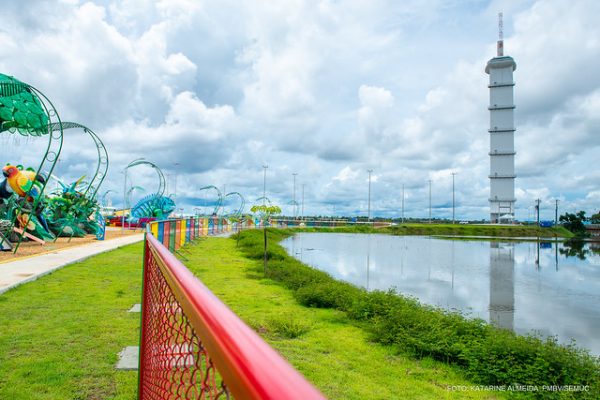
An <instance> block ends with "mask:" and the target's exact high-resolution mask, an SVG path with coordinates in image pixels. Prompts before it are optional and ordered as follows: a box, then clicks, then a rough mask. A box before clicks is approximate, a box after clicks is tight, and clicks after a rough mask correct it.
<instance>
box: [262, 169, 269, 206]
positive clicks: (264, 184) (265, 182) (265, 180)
mask: <svg viewBox="0 0 600 400" xmlns="http://www.w3.org/2000/svg"><path fill="white" fill-rule="evenodd" d="M262 167H263V206H264V205H265V200H266V198H267V197H266V196H267V168H269V166H268V165H267V164H265V165H263V166H262Z"/></svg>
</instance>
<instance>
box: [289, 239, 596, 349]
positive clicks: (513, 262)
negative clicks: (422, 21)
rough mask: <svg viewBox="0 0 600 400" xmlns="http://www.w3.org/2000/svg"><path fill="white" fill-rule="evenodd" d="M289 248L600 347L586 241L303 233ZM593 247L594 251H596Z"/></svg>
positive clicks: (411, 291) (401, 288)
mask: <svg viewBox="0 0 600 400" xmlns="http://www.w3.org/2000/svg"><path fill="white" fill-rule="evenodd" d="M282 245H283V246H284V247H285V248H286V249H287V251H288V253H290V254H291V255H293V256H295V257H296V258H298V259H300V260H301V261H303V262H304V263H306V264H308V265H311V266H313V267H315V268H317V269H320V270H322V271H325V272H328V273H329V274H330V275H332V276H333V277H334V278H336V279H340V280H344V281H347V282H350V283H352V284H354V285H356V286H360V287H364V288H366V289H367V290H374V289H379V290H386V289H388V288H391V287H395V288H396V289H397V291H398V292H400V293H402V294H406V295H410V296H414V297H416V298H418V299H419V300H420V301H421V302H423V303H427V304H431V305H435V306H440V307H443V308H446V309H458V310H461V311H462V312H463V313H465V314H467V315H468V316H470V317H477V318H482V319H484V320H486V321H488V322H491V323H492V324H495V325H497V326H501V327H503V328H506V329H512V330H514V331H516V332H518V333H530V332H532V331H536V332H538V333H540V334H542V335H544V336H548V335H556V336H557V337H558V340H559V341H560V342H562V343H568V342H569V341H570V339H571V338H573V339H575V340H576V342H577V344H578V345H579V346H581V347H585V348H587V349H589V350H591V352H592V353H594V354H597V355H598V354H600V255H599V254H598V250H597V249H591V248H590V247H589V246H588V245H585V246H584V247H582V248H572V247H568V246H567V245H565V244H563V243H555V242H546V243H544V242H541V243H538V242H521V243H514V242H507V243H503V242H500V243H499V242H489V241H461V240H446V239H441V238H433V237H423V236H390V235H362V234H341V233H298V234H296V235H295V236H293V237H290V238H287V239H286V240H284V241H283V242H282ZM593 250H594V251H593Z"/></svg>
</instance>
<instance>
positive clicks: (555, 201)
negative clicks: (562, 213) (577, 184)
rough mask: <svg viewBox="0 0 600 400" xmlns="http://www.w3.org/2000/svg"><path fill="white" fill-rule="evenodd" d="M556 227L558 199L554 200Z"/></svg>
mask: <svg viewBox="0 0 600 400" xmlns="http://www.w3.org/2000/svg"><path fill="white" fill-rule="evenodd" d="M554 225H558V199H554Z"/></svg>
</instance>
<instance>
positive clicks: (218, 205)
mask: <svg viewBox="0 0 600 400" xmlns="http://www.w3.org/2000/svg"><path fill="white" fill-rule="evenodd" d="M209 189H213V190H215V191H216V192H217V202H216V204H215V208H214V210H213V212H212V214H213V215H218V214H219V208H221V206H222V205H223V195H222V194H221V191H220V190H219V188H218V187H216V186H214V185H208V186H204V187H201V188H200V191H203V190H209Z"/></svg>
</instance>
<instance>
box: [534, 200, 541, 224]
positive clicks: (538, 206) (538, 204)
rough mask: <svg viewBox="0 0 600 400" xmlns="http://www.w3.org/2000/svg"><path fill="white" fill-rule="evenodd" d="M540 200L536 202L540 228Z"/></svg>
mask: <svg viewBox="0 0 600 400" xmlns="http://www.w3.org/2000/svg"><path fill="white" fill-rule="evenodd" d="M540 202H541V200H540V199H537V200H536V201H535V210H536V211H537V224H538V226H540Z"/></svg>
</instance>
